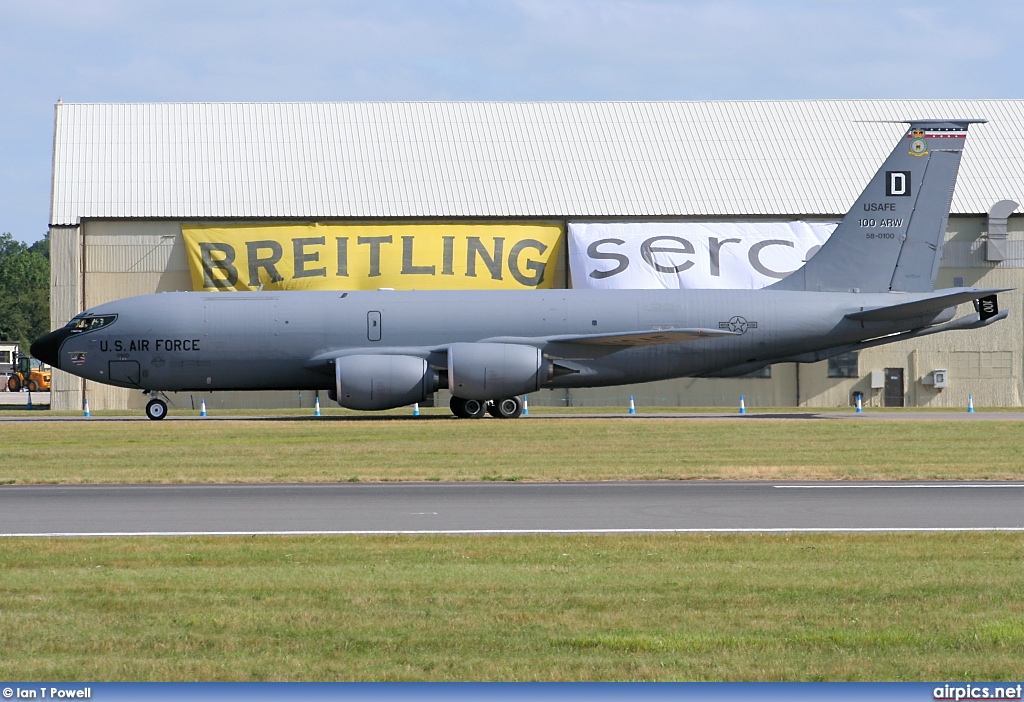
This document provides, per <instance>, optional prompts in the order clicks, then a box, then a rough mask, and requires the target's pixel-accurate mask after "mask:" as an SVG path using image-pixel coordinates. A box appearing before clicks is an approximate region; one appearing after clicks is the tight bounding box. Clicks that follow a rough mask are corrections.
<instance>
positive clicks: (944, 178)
mask: <svg viewBox="0 0 1024 702" xmlns="http://www.w3.org/2000/svg"><path fill="white" fill-rule="evenodd" d="M984 121H985V120H948V121H944V120H917V121H912V122H909V123H908V124H909V125H910V128H909V129H908V130H907V133H906V134H905V135H904V136H903V138H902V139H900V141H899V143H898V144H897V145H896V148H895V149H893V152H892V153H891V154H889V158H887V159H886V160H885V163H884V164H882V167H881V168H880V169H879V170H878V172H877V173H876V174H875V176H874V177H873V178H872V179H871V182H870V183H868V186H867V187H866V188H865V189H864V192H863V193H861V195H860V197H859V198H857V202H855V203H854V205H853V208H852V209H851V210H850V211H849V212H847V213H846V216H845V217H843V221H842V222H840V224H839V226H838V227H837V228H836V230H835V231H834V232H833V233H832V236H831V237H829V240H828V241H827V242H826V243H825V245H824V246H822V247H821V249H819V250H818V252H817V253H816V254H815V255H814V256H813V257H811V259H810V260H809V261H807V263H806V264H804V266H803V267H802V268H800V269H799V270H797V271H794V272H793V273H792V274H790V275H789V276H787V277H785V278H783V279H782V280H780V281H779V282H778V283H775V284H774V285H772V286H770V287H771V288H772V289H775V290H822V291H836V292H850V291H858V292H888V291H892V290H898V291H906V292H930V291H932V290H933V289H934V288H935V275H936V273H937V272H938V269H939V259H940V258H941V255H942V242H943V239H944V238H945V235H946V221H947V220H948V219H949V206H950V204H951V203H952V200H953V188H954V186H955V185H956V176H957V171H958V170H959V168H960V156H961V154H962V153H963V148H964V142H965V140H966V138H967V128H968V127H969V126H970V125H971V124H974V123H977V122H984Z"/></svg>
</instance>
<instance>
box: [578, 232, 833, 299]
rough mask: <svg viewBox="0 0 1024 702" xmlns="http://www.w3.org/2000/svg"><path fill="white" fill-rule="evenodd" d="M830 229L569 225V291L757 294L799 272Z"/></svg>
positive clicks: (829, 233) (825, 238)
mask: <svg viewBox="0 0 1024 702" xmlns="http://www.w3.org/2000/svg"><path fill="white" fill-rule="evenodd" d="M837 225H838V222H827V223H822V222H813V223H811V222H684V223H667V224H666V223H645V224H570V225H569V271H570V274H571V275H572V287H574V288H617V289H620V288H637V289H649V288H666V289H683V288H733V289H737V288H763V287H765V286H767V285H771V284H772V283H775V282H777V281H779V280H781V279H783V278H785V277H786V276H787V275H789V274H790V273H792V272H793V271H795V270H796V269H798V268H800V266H802V265H803V263H804V261H806V260H807V259H809V258H810V257H811V256H813V255H814V254H815V253H816V252H817V251H818V249H819V248H821V245H822V244H824V243H825V242H826V241H827V240H828V238H829V236H830V235H831V234H832V232H833V231H834V230H835V228H836V226H837Z"/></svg>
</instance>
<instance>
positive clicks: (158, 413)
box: [146, 400, 167, 419]
mask: <svg viewBox="0 0 1024 702" xmlns="http://www.w3.org/2000/svg"><path fill="white" fill-rule="evenodd" d="M146 416H147V417H149V418H150V419H163V418H164V417H166V416H167V403H166V402H164V401H163V400H150V401H149V402H148V403H147V404H146Z"/></svg>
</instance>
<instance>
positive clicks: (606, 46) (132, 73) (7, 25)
mask: <svg viewBox="0 0 1024 702" xmlns="http://www.w3.org/2000/svg"><path fill="white" fill-rule="evenodd" d="M1021 97H1024V2H1020V0H971V1H970V2H969V3H968V2H967V1H966V0H961V1H960V2H952V1H946V0H940V1H937V2H929V1H928V0H918V1H916V2H907V1H906V0H676V1H672V0H288V1H285V0H277V1H275V0H244V1H243V2H236V1H234V0H213V1H212V2H211V0H144V1H141V2H140V1H139V0H87V1H85V2H83V1H82V0H0V232H10V233H11V234H13V235H14V237H15V238H16V239H19V240H21V241H24V242H33V241H36V240H38V239H40V238H42V237H43V236H44V234H45V233H46V230H47V225H48V223H49V203H50V181H51V170H52V156H53V121H54V104H55V103H56V102H57V100H58V98H60V99H62V100H63V101H64V102H250V101H253V102H288V101H316V102H335V101H373V100H389V101H390V100H503V101H538V100H539V101H558V100H762V99H763V100H797V99H870V98H880V99H887V98H892V99H928V98H937V99H956V98H961V99H985V98H992V99H1016V98H1021Z"/></svg>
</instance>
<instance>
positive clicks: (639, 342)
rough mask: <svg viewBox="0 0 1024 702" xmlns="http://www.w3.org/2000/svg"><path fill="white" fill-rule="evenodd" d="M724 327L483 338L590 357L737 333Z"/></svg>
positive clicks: (562, 355) (569, 356)
mask: <svg viewBox="0 0 1024 702" xmlns="http://www.w3.org/2000/svg"><path fill="white" fill-rule="evenodd" d="M737 334H738V332H731V331H728V330H726V329H704V328H700V327H693V328H686V329H645V330H643V331H630V332H608V333H603V334H564V335H556V336H544V337H496V338H492V339H483V341H487V342H493V343H506V344H523V345H525V346H536V347H538V348H540V349H541V350H543V351H544V353H545V354H546V355H548V356H549V357H551V358H561V359H566V360H569V359H590V358H597V357H599V356H607V355H608V354H610V353H615V352H616V351H621V350H622V349H628V348H637V347H641V346H660V345H662V344H676V343H680V342H684V341H695V340H699V339H714V338H718V337H722V336H736V335H737Z"/></svg>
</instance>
